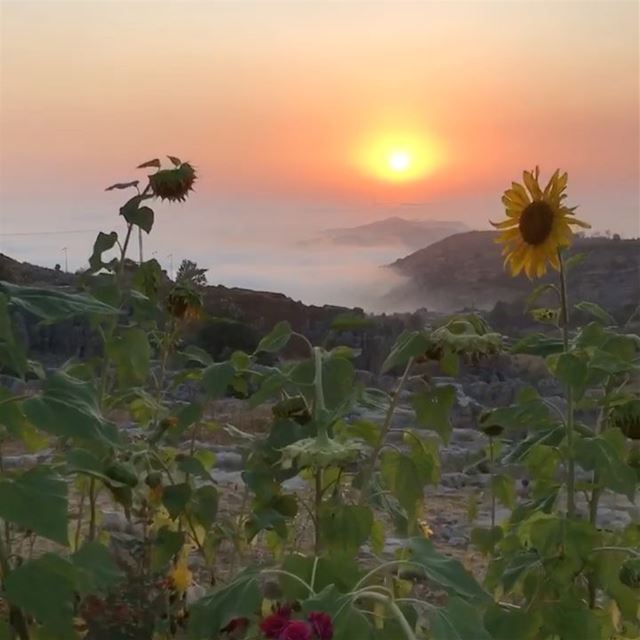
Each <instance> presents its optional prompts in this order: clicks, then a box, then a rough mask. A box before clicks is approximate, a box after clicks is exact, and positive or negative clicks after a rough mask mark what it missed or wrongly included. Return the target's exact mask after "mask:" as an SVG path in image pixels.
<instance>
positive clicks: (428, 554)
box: [407, 538, 489, 601]
mask: <svg viewBox="0 0 640 640" xmlns="http://www.w3.org/2000/svg"><path fill="white" fill-rule="evenodd" d="M407 549H408V550H409V551H410V556H409V558H410V560H411V561H412V562H414V563H417V564H419V565H420V566H421V567H422V569H423V570H424V572H425V574H426V576H427V578H429V580H433V582H435V583H437V584H439V585H440V586H442V587H444V588H445V589H446V590H447V591H449V592H452V593H455V594H457V595H458V596H460V597H462V598H466V599H469V600H479V601H486V600H488V599H489V595H488V594H487V593H486V591H484V589H483V588H482V587H481V586H480V585H479V584H478V583H477V582H476V580H475V578H474V577H473V576H472V575H471V574H470V573H469V572H468V571H467V570H466V569H465V568H464V567H463V566H462V564H461V563H460V562H459V561H458V560H455V559H453V558H448V557H447V556H443V555H442V554H440V553H438V552H437V551H436V549H435V547H434V546H433V543H432V542H431V541H430V540H427V539H425V538H411V539H410V540H409V541H408V545H407Z"/></svg>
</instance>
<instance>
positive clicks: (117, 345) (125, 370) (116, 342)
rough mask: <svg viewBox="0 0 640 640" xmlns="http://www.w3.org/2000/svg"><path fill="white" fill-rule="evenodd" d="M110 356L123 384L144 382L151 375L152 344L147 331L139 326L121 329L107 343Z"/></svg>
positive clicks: (130, 384) (119, 380)
mask: <svg viewBox="0 0 640 640" xmlns="http://www.w3.org/2000/svg"><path fill="white" fill-rule="evenodd" d="M106 350H107V355H108V357H109V358H110V359H111V360H112V361H113V363H114V364H115V366H116V372H117V375H118V382H119V383H120V385H121V386H125V387H126V386H132V385H137V384H143V383H144V382H145V380H146V379H147V376H148V375H149V367H150V365H151V346H150V345H149V339H148V338H147V333H146V332H145V331H144V330H143V329H139V328H138V327H131V328H125V329H121V330H120V331H119V332H118V333H117V334H116V335H115V336H113V337H112V338H111V340H109V341H108V342H107V344H106Z"/></svg>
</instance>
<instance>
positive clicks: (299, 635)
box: [279, 620, 311, 640]
mask: <svg viewBox="0 0 640 640" xmlns="http://www.w3.org/2000/svg"><path fill="white" fill-rule="evenodd" d="M279 640H311V629H310V628H309V625H308V624H307V623H306V622H302V621H301V620H294V621H292V622H289V624H288V625H287V626H286V628H285V629H284V630H283V631H282V634H281V635H280V636H279Z"/></svg>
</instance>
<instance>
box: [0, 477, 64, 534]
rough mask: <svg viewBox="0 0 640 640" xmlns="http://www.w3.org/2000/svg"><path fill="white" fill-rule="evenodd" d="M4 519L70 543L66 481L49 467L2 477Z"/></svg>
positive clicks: (0, 492)
mask: <svg viewBox="0 0 640 640" xmlns="http://www.w3.org/2000/svg"><path fill="white" fill-rule="evenodd" d="M0 518H2V519H4V520H8V521H9V522H13V523H16V524H18V525H20V526H22V527H25V528H26V529H31V530H32V531H33V532H34V533H36V534H37V535H40V536H42V537H44V538H48V539H49V540H53V541H54V542H58V543H60V544H63V545H67V544H68V538H67V484H66V482H65V481H64V480H63V479H62V478H61V477H60V476H59V475H57V474H56V473H54V472H53V471H52V470H51V469H49V468H48V467H35V468H33V469H30V470H29V471H26V472H25V473H23V474H22V475H20V476H18V477H16V478H15V479H8V478H5V479H3V480H0Z"/></svg>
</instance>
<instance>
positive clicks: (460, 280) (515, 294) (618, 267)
mask: <svg viewBox="0 0 640 640" xmlns="http://www.w3.org/2000/svg"><path fill="white" fill-rule="evenodd" d="M496 235H497V234H496V232H494V231H469V232H467V233H459V234H455V235H452V236H449V237H448V238H445V239H444V240H441V241H440V242H436V243H435V244H432V245H431V246H428V247H425V248H423V249H420V250H419V251H416V252H414V253H412V254H410V255H408V256H406V257H405V258H401V259H400V260H396V262H394V263H393V264H391V265H389V268H391V269H393V270H395V271H397V272H399V273H400V274H402V275H404V276H406V277H407V278H408V281H407V282H406V284H404V285H402V286H400V287H398V288H396V289H395V290H393V291H392V292H391V293H390V294H389V295H388V296H387V302H388V303H389V304H390V305H394V306H396V307H398V308H404V309H408V308H419V307H427V308H428V309H437V310H440V311H452V310H458V309H461V308H464V307H471V306H473V307H476V308H479V309H491V308H492V307H493V306H494V305H495V303H496V302H498V301H503V302H507V303H510V302H515V301H518V300H523V299H524V298H525V297H526V296H527V295H528V294H529V293H530V292H531V290H532V289H533V286H534V285H533V284H532V283H531V282H530V281H529V280H528V279H527V278H526V277H524V276H519V277H517V278H512V277H511V276H510V275H509V274H508V273H506V272H505V270H504V267H503V258H502V255H501V248H500V246H499V245H497V244H495V238H496ZM576 253H585V259H584V260H583V261H582V262H580V263H579V264H577V265H576V266H575V267H574V268H572V269H571V270H570V272H569V287H570V292H571V296H572V298H573V300H575V301H578V300H589V301H591V302H597V303H599V304H601V305H602V306H603V307H606V308H607V309H609V310H612V311H613V312H615V313H616V314H618V315H620V317H622V316H623V315H624V313H626V312H627V311H629V312H630V311H631V310H632V309H633V308H634V307H635V306H636V305H638V303H639V302H640V240H638V239H635V240H617V239H609V238H577V239H576V241H575V243H574V245H573V247H572V249H571V254H572V255H573V254H576ZM554 279H556V280H557V274H556V273H555V272H553V271H552V273H551V274H550V275H547V276H546V278H545V279H544V280H543V282H546V281H554Z"/></svg>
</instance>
